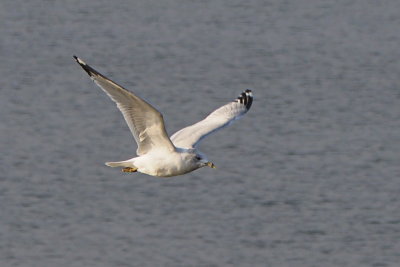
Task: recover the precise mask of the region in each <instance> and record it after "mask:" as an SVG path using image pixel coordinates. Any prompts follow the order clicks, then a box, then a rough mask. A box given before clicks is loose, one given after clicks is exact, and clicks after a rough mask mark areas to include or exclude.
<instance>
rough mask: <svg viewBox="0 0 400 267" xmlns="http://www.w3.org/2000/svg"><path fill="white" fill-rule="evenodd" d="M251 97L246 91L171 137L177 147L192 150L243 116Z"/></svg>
mask: <svg viewBox="0 0 400 267" xmlns="http://www.w3.org/2000/svg"><path fill="white" fill-rule="evenodd" d="M252 102H253V95H252V92H251V90H249V89H247V90H246V91H244V92H243V93H241V94H240V95H239V97H238V98H237V99H235V100H234V101H233V102H230V103H228V104H226V105H224V106H222V107H220V108H218V109H217V110H215V111H213V112H212V113H211V114H210V115H208V116H207V117H206V118H205V119H204V120H202V121H199V122H198V123H196V124H193V125H191V126H188V127H186V128H183V129H181V130H180V131H178V132H176V133H175V134H174V135H172V136H171V140H172V142H173V143H174V145H175V146H177V147H183V148H194V147H196V146H197V145H198V144H199V143H200V141H201V140H203V138H205V137H207V136H208V135H210V134H212V133H213V132H215V131H217V130H219V129H222V128H224V127H226V126H228V125H229V124H231V123H232V122H234V121H235V120H237V119H239V118H240V117H241V116H243V115H244V114H245V113H246V112H247V111H248V110H249V109H250V107H251V104H252Z"/></svg>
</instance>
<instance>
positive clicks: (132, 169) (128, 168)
mask: <svg viewBox="0 0 400 267" xmlns="http://www.w3.org/2000/svg"><path fill="white" fill-rule="evenodd" d="M122 171H123V172H136V171H137V168H131V167H126V168H123V169H122Z"/></svg>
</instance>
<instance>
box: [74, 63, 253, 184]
mask: <svg viewBox="0 0 400 267" xmlns="http://www.w3.org/2000/svg"><path fill="white" fill-rule="evenodd" d="M74 59H75V60H76V62H77V63H78V64H79V65H80V66H81V67H82V68H83V70H84V71H86V72H87V74H88V75H89V77H90V78H91V79H92V80H93V81H94V82H95V83H96V84H97V85H98V86H99V87H100V88H101V89H102V90H103V91H104V92H105V93H106V94H107V95H108V96H109V97H110V98H111V99H112V100H113V101H114V102H115V103H116V104H117V107H118V109H119V110H120V111H121V113H122V115H123V116H124V119H125V121H126V123H127V124H128V127H129V129H130V130H131V132H132V135H133V137H134V138H135V141H136V143H137V147H138V148H137V150H136V154H137V155H138V156H137V157H134V158H131V159H128V160H125V161H117V162H106V163H105V164H106V165H107V166H110V167H123V169H122V171H123V172H141V173H144V174H147V175H151V176H157V177H171V176H177V175H182V174H185V173H189V172H192V171H194V170H196V169H198V168H202V167H205V166H208V167H211V168H215V165H214V164H213V163H212V162H210V161H209V160H208V159H207V157H206V155H205V154H203V153H201V152H200V151H199V150H198V149H197V147H198V145H199V143H200V141H202V140H203V138H205V137H206V136H208V135H210V134H211V133H213V132H215V131H217V130H219V129H221V128H223V127H225V126H228V125H229V124H231V123H232V122H233V121H235V120H237V119H239V118H240V117H241V116H243V115H244V114H245V113H246V112H247V111H248V110H249V109H250V107H251V104H252V102H253V95H252V92H251V90H250V89H247V90H245V91H244V92H242V93H241V94H240V95H239V96H238V97H237V98H236V99H235V100H233V101H232V102H230V103H228V104H226V105H223V106H222V107H220V108H218V109H216V110H215V111H213V112H211V113H210V114H209V115H208V116H207V117H206V118H205V119H203V120H201V121H199V122H197V123H195V124H193V125H191V126H188V127H186V128H183V129H181V130H179V131H178V132H176V133H175V134H173V135H172V136H171V137H170V138H169V137H168V135H167V131H166V130H165V125H164V119H163V116H162V114H161V113H160V112H159V111H158V110H157V109H156V108H154V107H153V106H152V105H150V104H149V103H147V102H146V101H145V100H143V99H142V98H140V97H138V96H137V95H135V94H134V93H132V92H130V91H128V90H127V89H125V88H123V87H122V86H120V85H118V84H117V83H116V82H114V81H112V80H110V79H108V78H107V77H106V76H104V75H103V74H101V73H99V72H98V71H96V70H95V69H93V68H92V67H90V66H89V65H87V64H86V63H85V62H84V61H83V60H81V59H80V58H78V57H77V56H74Z"/></svg>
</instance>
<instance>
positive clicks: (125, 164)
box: [105, 160, 135, 167]
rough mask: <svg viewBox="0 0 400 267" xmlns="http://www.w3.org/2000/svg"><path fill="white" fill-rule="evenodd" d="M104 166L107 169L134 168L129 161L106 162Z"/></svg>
mask: <svg viewBox="0 0 400 267" xmlns="http://www.w3.org/2000/svg"><path fill="white" fill-rule="evenodd" d="M105 164H106V165H107V166H109V167H135V166H133V164H132V161H129V160H125V161H116V162H106V163H105Z"/></svg>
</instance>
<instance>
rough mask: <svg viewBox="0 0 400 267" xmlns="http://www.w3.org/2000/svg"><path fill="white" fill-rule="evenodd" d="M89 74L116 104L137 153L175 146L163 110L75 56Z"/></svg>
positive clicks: (171, 149)
mask: <svg viewBox="0 0 400 267" xmlns="http://www.w3.org/2000/svg"><path fill="white" fill-rule="evenodd" d="M74 58H75V60H76V61H77V62H78V63H79V65H80V66H81V67H82V68H83V69H84V70H85V71H86V72H87V73H88V74H89V76H90V78H91V79H92V80H93V81H94V82H95V83H96V84H97V85H98V86H99V87H100V88H101V89H103V91H104V92H106V94H107V95H108V96H109V97H110V98H111V99H112V100H113V101H114V102H115V103H116V104H117V107H118V109H119V110H120V111H121V112H122V115H123V116H124V119H125V121H126V123H127V124H128V127H129V129H130V130H131V132H132V135H133V137H134V138H135V141H136V143H137V144H138V149H137V151H136V153H137V154H138V155H143V154H145V153H147V152H148V151H150V150H151V149H153V148H157V149H162V148H164V149H168V150H170V151H173V150H174V149H175V147H174V145H173V144H172V142H171V140H170V139H169V138H168V135H167V133H166V130H165V126H164V119H163V117H162V114H161V113H160V112H159V111H158V110H156V109H155V108H154V107H153V106H151V105H150V104H149V103H147V102H146V101H144V100H143V99H141V98H140V97H138V96H136V95H134V94H133V93H131V92H129V91H128V90H126V89H125V88H123V87H122V86H120V85H118V84H117V83H115V82H113V81H112V80H110V79H108V78H107V77H105V76H104V75H102V74H101V73H99V72H97V71H96V70H95V69H93V68H92V67H90V66H89V65H87V64H86V63H85V62H83V61H82V60H81V59H79V58H77V57H75V56H74Z"/></svg>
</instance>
